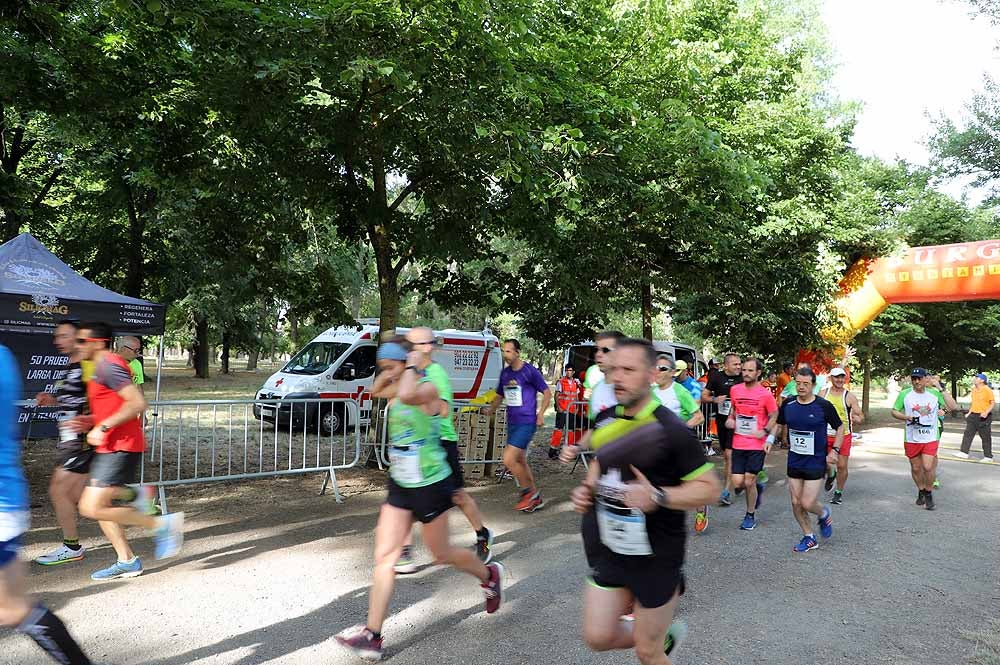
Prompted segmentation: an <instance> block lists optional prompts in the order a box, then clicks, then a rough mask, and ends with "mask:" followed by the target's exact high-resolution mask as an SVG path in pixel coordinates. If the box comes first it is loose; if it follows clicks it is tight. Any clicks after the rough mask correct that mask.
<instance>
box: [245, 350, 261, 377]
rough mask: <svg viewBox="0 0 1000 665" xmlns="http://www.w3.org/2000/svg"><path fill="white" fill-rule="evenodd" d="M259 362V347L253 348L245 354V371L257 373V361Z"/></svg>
mask: <svg viewBox="0 0 1000 665" xmlns="http://www.w3.org/2000/svg"><path fill="white" fill-rule="evenodd" d="M258 360H260V347H254V349H253V350H252V351H251V352H250V353H248V354H247V371H248V372H256V371H257V361H258Z"/></svg>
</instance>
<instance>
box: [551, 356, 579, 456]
mask: <svg viewBox="0 0 1000 665" xmlns="http://www.w3.org/2000/svg"><path fill="white" fill-rule="evenodd" d="M579 397H580V381H579V380H578V379H577V378H576V370H575V369H573V366H572V365H566V369H565V370H564V373H563V376H562V378H561V379H559V381H558V382H557V383H556V426H555V428H554V429H553V430H552V439H551V440H550V441H549V459H556V458H557V457H559V448H561V447H562V438H563V430H566V443H567V444H568V445H570V446H572V445H574V444H575V443H576V432H577V428H578V422H577V420H578V417H579V410H580V405H579V404H578V401H579Z"/></svg>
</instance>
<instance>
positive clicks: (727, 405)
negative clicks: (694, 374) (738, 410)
mask: <svg viewBox="0 0 1000 665" xmlns="http://www.w3.org/2000/svg"><path fill="white" fill-rule="evenodd" d="M732 408H733V403H732V402H731V401H730V400H729V398H728V397H727V398H726V399H724V400H722V404H720V405H719V415H720V416H728V415H729V411H730V409H732Z"/></svg>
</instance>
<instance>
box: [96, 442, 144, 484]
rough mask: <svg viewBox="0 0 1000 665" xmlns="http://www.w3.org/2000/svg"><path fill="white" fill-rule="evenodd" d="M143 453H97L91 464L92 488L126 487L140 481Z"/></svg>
mask: <svg viewBox="0 0 1000 665" xmlns="http://www.w3.org/2000/svg"><path fill="white" fill-rule="evenodd" d="M140 464H142V453H129V452H124V451H116V452H113V453H96V454H95V455H94V459H93V461H92V462H91V463H90V485H91V487H124V486H125V485H130V484H132V483H135V482H136V481H138V480H139V465H140Z"/></svg>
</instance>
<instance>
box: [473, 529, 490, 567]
mask: <svg viewBox="0 0 1000 665" xmlns="http://www.w3.org/2000/svg"><path fill="white" fill-rule="evenodd" d="M476 556H477V557H479V560H480V561H482V562H483V563H489V562H490V560H491V559H492V558H493V532H492V531H490V530H489V529H488V528H487V529H486V537H485V538H479V537H477V538H476Z"/></svg>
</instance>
